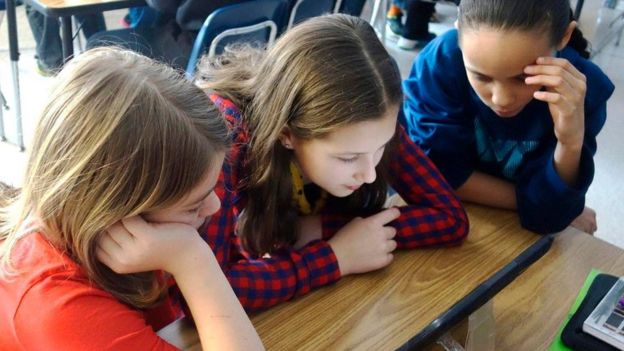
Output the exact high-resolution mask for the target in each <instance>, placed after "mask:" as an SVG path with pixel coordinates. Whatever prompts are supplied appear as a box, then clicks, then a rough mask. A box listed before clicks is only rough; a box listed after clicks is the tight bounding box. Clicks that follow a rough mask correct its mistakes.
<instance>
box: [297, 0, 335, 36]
mask: <svg viewBox="0 0 624 351" xmlns="http://www.w3.org/2000/svg"><path fill="white" fill-rule="evenodd" d="M341 3H342V1H341V0H337V1H336V0H295V1H292V0H291V9H290V16H289V19H288V29H290V27H292V26H294V25H295V24H297V23H299V22H302V21H304V20H306V19H308V18H311V17H316V16H321V15H324V14H326V13H334V12H338V10H339V9H340V4H341Z"/></svg>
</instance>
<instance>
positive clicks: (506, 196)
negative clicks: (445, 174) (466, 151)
mask: <svg viewBox="0 0 624 351" xmlns="http://www.w3.org/2000/svg"><path fill="white" fill-rule="evenodd" d="M456 192H457V195H458V196H459V197H460V198H461V199H462V200H463V201H469V202H474V203H478V204H483V205H488V206H492V207H499V208H505V209H510V210H515V209H516V208H517V203H516V189H515V186H514V184H513V183H511V182H508V181H506V180H503V179H500V178H497V177H494V176H491V175H489V174H485V173H482V172H474V173H472V175H470V177H469V178H468V180H467V181H466V182H465V183H464V184H462V185H461V186H460V187H459V188H457V190H456Z"/></svg>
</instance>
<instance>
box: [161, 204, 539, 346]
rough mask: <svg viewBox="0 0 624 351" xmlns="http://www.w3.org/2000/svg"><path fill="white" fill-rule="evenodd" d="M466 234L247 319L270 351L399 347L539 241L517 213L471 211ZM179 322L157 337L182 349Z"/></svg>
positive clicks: (192, 337)
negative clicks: (463, 239)
mask: <svg viewBox="0 0 624 351" xmlns="http://www.w3.org/2000/svg"><path fill="white" fill-rule="evenodd" d="M468 215H469V218H470V222H471V232H470V234H469V236H468V239H467V241H466V242H465V243H464V244H463V245H462V246H459V247H454V248H442V249H422V250H410V251H401V252H398V253H397V254H396V255H395V260H394V262H393V263H392V264H391V265H390V266H389V267H386V268H385V269H382V270H379V271H376V272H371V273H367V274H362V275H356V276H350V277H346V278H344V279H342V280H340V281H339V282H338V283H337V284H335V285H332V286H328V287H324V288H321V289H318V290H316V291H313V292H312V293H310V294H307V295H305V296H302V297H299V298H296V299H294V300H293V301H291V302H287V303H283V304H281V305H279V306H276V307H274V308H271V309H269V310H268V311H265V312H262V313H259V314H255V315H252V316H251V319H252V322H253V324H254V326H255V327H256V329H257V330H258V333H259V334H260V337H261V338H262V341H263V343H264V344H265V346H266V348H267V349H268V350H291V349H297V350H342V349H357V350H379V349H383V350H388V349H390V350H393V349H396V348H398V347H401V346H402V345H403V344H404V343H405V342H406V341H407V340H409V339H410V338H411V337H413V336H414V335H416V334H417V333H418V332H419V331H421V330H422V329H423V328H424V327H425V326H427V325H428V324H429V323H430V322H431V321H433V320H434V319H436V318H437V317H438V316H439V315H440V314H442V313H443V312H444V311H446V310H447V309H449V308H450V307H451V306H452V305H453V304H454V303H455V302H456V301H458V300H459V299H461V298H462V297H463V296H465V295H466V294H468V293H469V292H470V291H471V290H472V289H474V288H475V287H476V286H478V285H479V284H480V283H481V282H482V281H484V280H485V279H486V278H488V277H489V276H490V275H492V273H494V272H495V271H497V270H498V269H500V268H501V267H502V266H504V265H505V264H507V263H508V262H509V261H510V260H511V259H513V258H514V257H515V256H517V255H518V254H519V253H520V252H522V251H523V250H524V249H525V248H527V247H528V246H530V245H531V244H532V243H533V242H535V241H536V240H537V239H538V238H539V236H537V235H535V234H533V233H530V232H528V231H526V230H523V229H521V228H520V224H519V222H518V219H517V216H516V214H515V213H514V212H509V211H503V210H494V209H491V208H485V207H478V206H469V207H468ZM189 328H190V327H189V326H188V325H185V324H184V322H176V323H174V324H173V325H170V326H169V327H167V328H166V329H165V330H162V331H161V333H160V334H161V336H163V337H165V338H166V339H167V340H169V341H170V342H173V343H174V344H176V345H178V346H180V347H183V348H188V347H194V349H199V348H198V346H197V336H196V334H195V333H194V332H193V331H189Z"/></svg>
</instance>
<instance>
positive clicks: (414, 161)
mask: <svg viewBox="0 0 624 351" xmlns="http://www.w3.org/2000/svg"><path fill="white" fill-rule="evenodd" d="M397 137H398V150H397V152H396V153H395V154H394V155H392V157H391V160H390V172H389V176H390V182H391V185H392V187H393V188H394V189H395V190H396V191H397V192H398V193H399V195H401V197H402V198H403V199H404V200H405V202H406V203H407V205H406V206H403V207H401V208H400V210H401V215H400V216H399V218H397V219H396V220H395V221H394V222H392V224H393V225H394V226H395V228H396V229H397V236H396V241H397V244H398V247H399V248H416V247H424V246H447V245H457V244H460V243H461V242H462V241H463V240H464V239H465V238H466V236H467V235H468V217H467V216H466V212H465V211H464V209H463V207H462V205H461V202H460V201H459V200H458V199H457V197H456V195H455V193H454V192H453V190H452V189H451V187H450V186H449V185H448V184H447V183H446V181H445V180H444V178H443V177H442V175H441V174H440V172H439V171H438V170H437V168H436V167H435V166H434V165H433V163H432V162H431V161H430V160H429V159H428V158H427V156H425V154H424V153H423V152H422V150H420V148H419V147H418V146H417V145H416V144H414V142H412V141H411V140H410V139H409V137H408V136H407V134H406V133H405V131H404V130H403V128H401V127H399V130H398V135H397Z"/></svg>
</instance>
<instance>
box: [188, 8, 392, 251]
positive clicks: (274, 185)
mask: <svg viewBox="0 0 624 351" xmlns="http://www.w3.org/2000/svg"><path fill="white" fill-rule="evenodd" d="M199 72H200V75H199V76H200V77H201V78H200V81H199V82H198V84H199V85H200V86H202V87H203V88H204V89H206V90H207V91H209V92H215V93H217V94H218V95H221V96H224V97H226V98H229V99H231V100H233V102H234V103H235V104H236V105H237V106H238V107H239V108H240V109H241V112H242V114H243V118H244V121H245V123H246V125H247V127H248V128H249V132H250V133H249V134H250V136H251V137H250V143H249V145H248V151H247V161H248V163H247V164H246V167H247V173H246V174H248V177H247V178H246V179H244V182H243V183H242V184H241V187H242V188H243V190H245V191H246V192H247V203H246V205H245V208H244V212H243V213H242V214H241V216H240V218H239V223H238V230H239V233H240V235H241V236H242V238H243V242H244V244H245V246H246V247H247V249H249V250H250V251H251V252H253V253H255V254H258V255H261V254H263V253H266V252H271V251H274V250H275V249H277V248H279V247H282V246H286V245H290V244H292V243H293V242H294V241H295V240H296V238H297V232H296V227H295V221H296V219H297V212H296V209H295V208H294V207H293V206H292V180H291V175H290V173H289V171H288V170H289V167H288V165H289V162H290V161H291V159H292V157H293V155H292V152H291V151H290V150H287V149H285V148H284V147H283V146H282V145H281V144H280V143H279V142H278V139H279V136H280V134H281V133H282V131H283V130H284V128H286V127H288V128H289V129H290V131H291V132H292V133H293V135H294V136H295V137H297V138H300V139H313V138H322V137H324V136H326V135H327V134H329V133H331V132H332V131H335V130H336V129H338V128H340V127H343V126H346V125H350V124H352V123H357V122H362V121H367V120H372V119H378V118H382V116H384V114H385V113H387V111H389V109H390V108H391V107H395V106H398V104H399V103H400V102H401V99H402V93H401V78H400V74H399V71H398V67H397V66H396V64H395V62H394V61H393V59H392V58H391V57H390V55H388V52H387V51H386V50H385V48H384V47H383V45H382V44H381V43H380V42H379V40H378V39H377V36H376V34H375V31H374V30H373V28H372V27H371V26H370V25H369V24H368V23H367V22H365V21H364V20H362V19H360V18H357V17H352V16H348V15H329V16H323V17H316V18H313V19H311V20H308V21H306V22H303V23H302V24H300V25H298V26H295V27H294V28H293V29H291V30H289V31H288V32H287V33H285V34H284V36H283V37H281V38H280V39H279V40H277V42H276V43H275V45H274V46H273V47H272V48H270V49H269V50H268V51H267V52H266V54H263V53H261V52H259V51H257V50H253V49H251V48H243V49H241V48H238V49H231V50H230V51H228V52H226V54H225V55H224V56H222V57H220V58H217V59H216V60H204V62H203V63H202V64H200V67H199ZM388 149H391V148H388ZM388 149H387V151H386V152H391V150H388ZM377 171H378V173H379V177H377V180H376V181H375V182H374V183H373V184H369V185H366V186H364V187H362V188H361V190H359V191H357V192H356V193H354V194H352V195H351V196H349V197H348V198H346V199H342V200H344V201H346V204H345V208H346V209H347V211H349V212H352V213H358V214H362V213H366V212H372V211H374V210H376V209H379V208H381V206H382V204H383V201H384V200H385V196H386V188H387V185H386V181H385V179H384V173H385V169H384V165H383V162H382V163H381V164H380V165H378V167H377ZM333 200H338V199H333ZM342 200H340V201H342Z"/></svg>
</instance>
